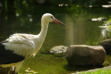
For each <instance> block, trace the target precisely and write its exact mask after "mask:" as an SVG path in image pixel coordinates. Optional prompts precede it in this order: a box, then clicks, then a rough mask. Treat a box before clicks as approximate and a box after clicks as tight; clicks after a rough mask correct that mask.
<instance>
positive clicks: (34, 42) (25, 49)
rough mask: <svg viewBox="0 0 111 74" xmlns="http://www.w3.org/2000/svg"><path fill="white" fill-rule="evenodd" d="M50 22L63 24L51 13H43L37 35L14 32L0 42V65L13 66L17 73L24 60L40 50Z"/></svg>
mask: <svg viewBox="0 0 111 74" xmlns="http://www.w3.org/2000/svg"><path fill="white" fill-rule="evenodd" d="M50 22H54V23H56V24H63V23H62V22H61V21H59V20H57V19H56V18H55V17H54V16H53V15H52V14H50V13H45V14H43V16H42V18H41V31H40V33H39V34H38V35H33V34H25V33H16V34H13V35H11V36H10V37H9V38H8V39H6V40H5V41H2V42H0V67H13V68H14V70H15V72H16V73H17V72H18V71H19V69H20V67H21V66H22V64H23V62H24V60H25V59H26V58H28V57H30V56H32V55H33V56H35V55H36V54H37V52H38V51H39V50H40V48H41V46H42V44H43V42H44V40H45V37H46V35H47V30H48V25H49V23H50Z"/></svg>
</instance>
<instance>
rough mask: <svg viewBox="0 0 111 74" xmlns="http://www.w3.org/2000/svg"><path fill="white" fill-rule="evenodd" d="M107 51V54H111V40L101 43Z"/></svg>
mask: <svg viewBox="0 0 111 74" xmlns="http://www.w3.org/2000/svg"><path fill="white" fill-rule="evenodd" d="M100 45H102V46H103V47H104V49H105V50H106V53H107V54H111V39H106V40H104V41H102V42H101V43H100Z"/></svg>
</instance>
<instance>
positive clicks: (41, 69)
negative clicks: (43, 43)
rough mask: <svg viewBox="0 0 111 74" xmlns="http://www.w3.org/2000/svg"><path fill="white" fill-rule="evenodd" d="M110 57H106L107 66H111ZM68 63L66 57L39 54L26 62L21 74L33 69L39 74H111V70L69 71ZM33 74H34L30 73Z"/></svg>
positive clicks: (77, 69)
mask: <svg viewBox="0 0 111 74" xmlns="http://www.w3.org/2000/svg"><path fill="white" fill-rule="evenodd" d="M109 57H110V56H107V57H106V61H105V63H104V64H105V65H106V66H107V65H110V62H109V61H110V60H111V59H110V58H109ZM66 65H67V61H66V60H65V58H64V57H57V56H54V55H51V54H41V53H39V54H38V55H37V56H36V57H31V58H29V59H27V60H25V62H24V65H23V67H22V68H21V70H20V72H19V74H26V72H25V70H26V69H27V68H29V67H30V68H31V69H32V70H34V71H35V72H37V74H71V73H75V72H78V74H111V69H109V68H108V69H106V68H105V69H97V70H93V69H92V70H93V71H90V70H89V71H87V69H84V68H82V69H81V68H74V69H68V67H67V66H66ZM30 74H32V73H30Z"/></svg>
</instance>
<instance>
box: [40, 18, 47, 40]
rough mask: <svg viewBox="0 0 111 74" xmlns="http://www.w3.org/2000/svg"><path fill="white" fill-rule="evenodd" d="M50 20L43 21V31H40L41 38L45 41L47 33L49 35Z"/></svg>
mask: <svg viewBox="0 0 111 74" xmlns="http://www.w3.org/2000/svg"><path fill="white" fill-rule="evenodd" d="M48 24H49V23H48V22H45V21H44V20H42V21H41V31H40V33H39V38H40V39H42V40H43V41H44V39H45V37H46V35H47V30H48Z"/></svg>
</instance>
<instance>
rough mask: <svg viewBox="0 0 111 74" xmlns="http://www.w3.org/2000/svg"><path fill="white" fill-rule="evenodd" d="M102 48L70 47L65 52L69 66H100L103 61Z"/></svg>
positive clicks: (103, 51)
mask: <svg viewBox="0 0 111 74" xmlns="http://www.w3.org/2000/svg"><path fill="white" fill-rule="evenodd" d="M105 55H106V53H105V50H104V48H103V47H102V46H88V45H71V46H70V47H69V48H68V49H67V52H66V59H67V61H68V65H69V66H72V67H73V66H101V65H102V64H103V62H104V60H105Z"/></svg>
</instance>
